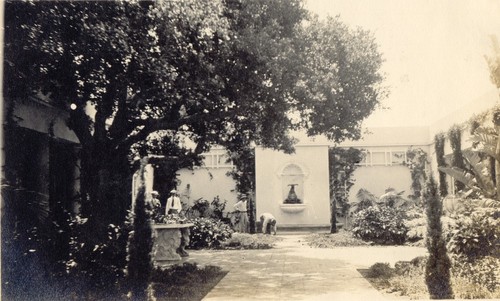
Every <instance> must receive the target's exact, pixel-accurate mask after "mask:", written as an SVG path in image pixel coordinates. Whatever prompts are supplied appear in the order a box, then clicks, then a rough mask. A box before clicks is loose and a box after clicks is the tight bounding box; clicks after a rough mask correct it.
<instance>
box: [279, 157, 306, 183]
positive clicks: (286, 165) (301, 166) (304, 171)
mask: <svg viewBox="0 0 500 301" xmlns="http://www.w3.org/2000/svg"><path fill="white" fill-rule="evenodd" d="M291 165H295V166H297V167H298V168H299V169H300V170H301V171H302V173H300V174H290V176H303V177H304V178H307V177H308V176H309V170H308V169H307V168H306V167H305V166H304V165H303V164H301V163H298V162H292V161H288V162H286V163H285V164H283V165H282V166H281V167H280V168H279V169H278V171H277V172H276V176H277V177H278V178H280V179H281V177H283V176H284V174H283V172H284V171H285V169H286V168H287V167H288V166H291Z"/></svg>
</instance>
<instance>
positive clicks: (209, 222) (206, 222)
mask: <svg viewBox="0 0 500 301" xmlns="http://www.w3.org/2000/svg"><path fill="white" fill-rule="evenodd" d="M192 222H193V223H194V226H193V227H192V228H191V235H190V237H189V238H190V242H189V248H192V249H201V248H220V247H221V245H222V242H224V241H225V240H227V239H228V238H230V237H231V235H232V234H233V230H232V229H231V227H229V226H228V225H226V224H224V223H223V222H221V221H220V220H216V219H212V218H206V217H199V218H196V219H194V220H193V221H192Z"/></svg>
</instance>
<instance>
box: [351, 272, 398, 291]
mask: <svg viewBox="0 0 500 301" xmlns="http://www.w3.org/2000/svg"><path fill="white" fill-rule="evenodd" d="M356 270H357V271H358V273H360V274H361V276H363V278H365V279H366V280H368V282H370V284H371V285H372V286H373V287H374V288H376V289H377V290H378V291H380V292H381V293H385V292H386V291H387V288H389V286H390V283H389V281H388V280H387V279H384V278H374V277H369V276H368V275H369V269H356Z"/></svg>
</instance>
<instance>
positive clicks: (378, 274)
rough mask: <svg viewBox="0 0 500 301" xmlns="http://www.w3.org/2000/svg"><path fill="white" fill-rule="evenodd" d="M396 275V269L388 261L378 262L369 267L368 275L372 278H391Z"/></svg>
mask: <svg viewBox="0 0 500 301" xmlns="http://www.w3.org/2000/svg"><path fill="white" fill-rule="evenodd" d="M393 275H394V269H392V268H391V267H390V265H389V264H388V263H381V262H377V263H375V264H374V265H372V266H371V267H370V268H369V269H368V274H367V276H368V277H370V278H383V279H389V278H391V277H392V276H393Z"/></svg>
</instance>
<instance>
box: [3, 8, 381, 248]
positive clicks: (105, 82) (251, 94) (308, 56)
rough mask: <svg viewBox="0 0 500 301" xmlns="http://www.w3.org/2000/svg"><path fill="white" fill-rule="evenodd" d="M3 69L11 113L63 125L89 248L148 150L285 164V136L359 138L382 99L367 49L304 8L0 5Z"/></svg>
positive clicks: (362, 38) (116, 215) (115, 214)
mask: <svg viewBox="0 0 500 301" xmlns="http://www.w3.org/2000/svg"><path fill="white" fill-rule="evenodd" d="M308 19H309V20H308ZM306 20H308V21H307V22H305V21H306ZM4 59H5V64H4V65H5V75H6V76H5V77H4V87H5V89H4V90H5V94H6V97H7V98H8V99H9V101H11V102H15V100H16V99H18V98H21V97H27V96H32V95H38V96H41V97H42V98H44V99H46V100H47V101H50V102H51V103H52V105H54V106H57V107H59V108H62V109H64V110H68V111H70V117H69V119H68V121H67V123H68V126H69V127H70V128H71V129H72V130H73V131H74V132H75V133H76V135H77V137H78V139H79V140H80V143H81V153H80V158H81V202H82V214H83V215H84V216H86V217H88V218H89V222H88V224H89V225H90V226H91V227H92V229H93V231H94V232H95V235H92V236H91V239H94V240H97V241H99V239H102V238H104V237H105V236H106V225H107V224H108V223H120V222H122V221H123V219H124V217H125V212H126V209H127V208H128V203H129V202H128V201H129V200H130V187H129V186H130V185H129V184H130V182H129V180H130V175H131V172H132V168H131V162H132V160H133V158H134V157H135V156H143V155H146V154H148V153H150V152H151V148H150V146H151V141H153V140H155V139H156V140H157V141H160V143H161V144H162V147H159V148H156V151H157V152H159V150H161V153H162V155H165V156H166V157H172V158H174V157H175V158H177V159H176V160H183V159H186V158H187V160H184V161H183V162H186V163H187V164H189V162H191V161H193V160H195V158H196V157H197V156H198V155H199V154H201V153H202V152H204V151H206V150H207V149H208V148H209V147H210V145H212V144H220V145H223V146H225V147H227V149H228V150H229V151H230V152H238V151H240V150H242V149H243V150H244V149H248V147H249V146H251V145H253V144H254V143H255V144H257V145H262V146H264V147H271V148H275V149H280V150H285V151H288V152H291V151H292V150H293V140H292V139H291V138H290V137H289V135H288V132H289V130H291V129H300V128H305V129H307V131H308V133H309V134H311V135H312V134H326V135H327V136H328V137H329V138H330V139H332V140H335V141H337V142H338V141H342V140H343V139H345V138H358V137H359V136H360V124H361V121H362V120H363V119H364V118H366V117H367V116H368V115H369V114H370V113H371V112H372V111H373V110H374V109H375V107H376V106H377V105H378V103H379V101H380V98H381V97H382V96H383V95H384V91H385V90H384V89H383V88H382V87H381V86H380V84H381V82H382V80H383V77H382V76H381V74H380V71H379V68H380V66H381V63H382V59H381V55H380V53H379V52H378V50H377V45H376V43H375V41H374V38H373V36H372V35H371V34H370V33H369V32H366V31H363V30H360V29H357V30H351V29H349V28H348V27H347V26H346V25H344V24H343V23H342V22H341V21H340V20H339V19H338V18H328V19H327V20H325V21H320V20H318V19H317V18H309V16H308V14H307V12H306V11H305V10H304V8H303V4H302V2H301V1H300V0H272V1H268V0H251V1H248V0H245V1H243V0H220V1H208V2H207V1H199V0H185V1H157V2H155V1H151V2H149V1H130V2H128V1H120V2H97V1H89V2H84V1H71V2H70V1H60V2H57V1H55V2H28V1H27V2H19V1H7V2H6V4H5V58H4ZM188 146H189V147H188Z"/></svg>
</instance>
